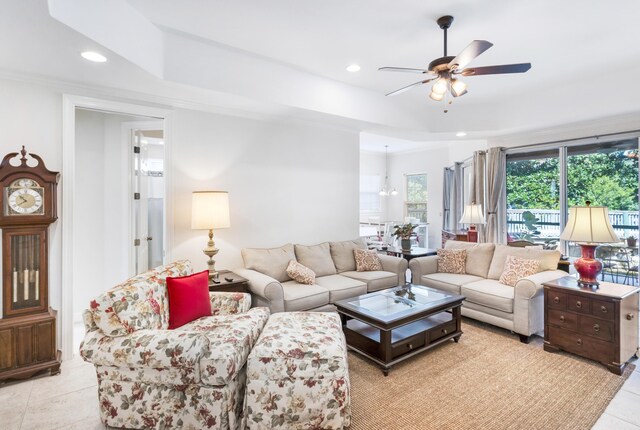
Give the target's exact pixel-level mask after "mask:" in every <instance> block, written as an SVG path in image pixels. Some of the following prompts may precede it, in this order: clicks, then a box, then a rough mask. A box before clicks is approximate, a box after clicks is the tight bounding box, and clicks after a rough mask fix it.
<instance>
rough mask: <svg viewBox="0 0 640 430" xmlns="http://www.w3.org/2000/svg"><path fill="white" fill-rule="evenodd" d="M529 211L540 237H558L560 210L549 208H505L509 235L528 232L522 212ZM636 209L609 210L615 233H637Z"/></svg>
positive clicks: (626, 235)
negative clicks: (535, 220) (534, 220)
mask: <svg viewBox="0 0 640 430" xmlns="http://www.w3.org/2000/svg"><path fill="white" fill-rule="evenodd" d="M527 211H529V212H531V213H532V214H533V215H535V217H536V218H538V220H539V221H538V222H536V224H535V225H536V229H537V230H538V231H539V232H540V234H538V235H536V236H537V237H539V238H540V239H543V240H544V239H558V238H559V237H560V233H561V229H560V211H559V210H551V209H507V232H508V233H509V236H511V237H514V236H519V235H524V234H526V233H528V230H527V228H526V227H525V225H524V220H523V218H522V214H523V213H524V212H527ZM639 218H640V216H639V215H638V211H609V220H610V221H611V225H612V227H613V229H614V230H615V232H616V234H617V235H618V236H619V237H620V238H621V239H624V238H625V237H628V236H631V235H634V236H637V234H638V219H639Z"/></svg>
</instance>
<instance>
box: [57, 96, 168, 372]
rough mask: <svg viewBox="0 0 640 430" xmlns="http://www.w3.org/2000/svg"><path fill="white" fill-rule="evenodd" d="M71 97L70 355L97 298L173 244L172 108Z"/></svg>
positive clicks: (66, 278)
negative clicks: (169, 191)
mask: <svg viewBox="0 0 640 430" xmlns="http://www.w3.org/2000/svg"><path fill="white" fill-rule="evenodd" d="M64 101H65V103H64V113H63V120H64V126H63V134H64V137H63V149H64V153H63V178H62V181H61V186H62V190H63V192H62V215H63V216H62V218H61V220H62V226H63V237H62V250H63V267H62V281H63V282H62V305H61V312H60V319H61V324H60V327H61V328H60V337H59V338H60V339H61V344H62V345H61V349H62V356H63V360H65V359H70V358H72V357H73V355H74V354H76V353H77V350H78V346H79V343H80V341H81V340H82V338H83V337H84V328H83V325H82V312H83V311H84V310H85V309H87V307H88V304H89V302H90V300H92V299H93V298H95V297H96V296H97V295H99V294H100V293H102V292H104V291H106V290H108V289H110V288H112V287H113V286H115V285H117V284H118V283H121V282H123V281H124V280H126V279H128V278H129V277H131V276H133V275H135V274H137V273H140V272H144V271H146V270H147V269H148V268H149V267H155V266H157V265H161V264H163V262H164V261H165V258H168V256H167V254H168V253H167V252H166V251H165V249H166V247H167V245H168V244H169V243H170V238H169V237H167V236H168V235H167V233H168V229H167V228H166V225H167V223H168V220H169V218H170V217H168V216H167V210H166V208H167V204H168V203H167V199H166V191H165V190H166V171H165V163H164V159H165V148H166V144H167V142H166V138H165V136H166V119H167V116H168V114H167V112H165V111H160V110H158V109H155V108H146V107H141V106H135V105H128V104H121V103H115V102H107V101H102V100H95V99H86V98H82V97H73V96H65V99H64ZM138 244H139V245H138Z"/></svg>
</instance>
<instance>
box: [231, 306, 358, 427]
mask: <svg viewBox="0 0 640 430" xmlns="http://www.w3.org/2000/svg"><path fill="white" fill-rule="evenodd" d="M243 419H244V421H245V424H246V428H248V429H273V428H296V429H319V428H322V429H342V428H345V427H347V426H349V424H350V423H351V397H350V384H349V369H348V366H347V346H346V343H345V339H344V334H343V333H342V326H341V323H340V317H339V316H338V314H337V313H329V312H283V313H277V314H274V315H272V316H271V317H270V318H269V321H267V324H266V325H265V327H264V330H263V331H262V334H261V335H260V338H259V339H258V341H257V342H256V344H255V346H254V347H253V349H252V350H251V353H250V354H249V358H248V359H247V388H246V396H245V401H244V418H243Z"/></svg>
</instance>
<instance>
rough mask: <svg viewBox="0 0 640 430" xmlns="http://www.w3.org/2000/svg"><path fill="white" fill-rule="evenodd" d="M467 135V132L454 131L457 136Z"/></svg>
mask: <svg viewBox="0 0 640 430" xmlns="http://www.w3.org/2000/svg"><path fill="white" fill-rule="evenodd" d="M466 135H467V133H465V132H464V131H459V132H457V133H456V136H457V137H465V136H466Z"/></svg>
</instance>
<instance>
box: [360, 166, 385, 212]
mask: <svg viewBox="0 0 640 430" xmlns="http://www.w3.org/2000/svg"><path fill="white" fill-rule="evenodd" d="M379 192H380V175H360V212H363V213H369V212H380V211H381V210H382V208H381V204H380V194H379Z"/></svg>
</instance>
